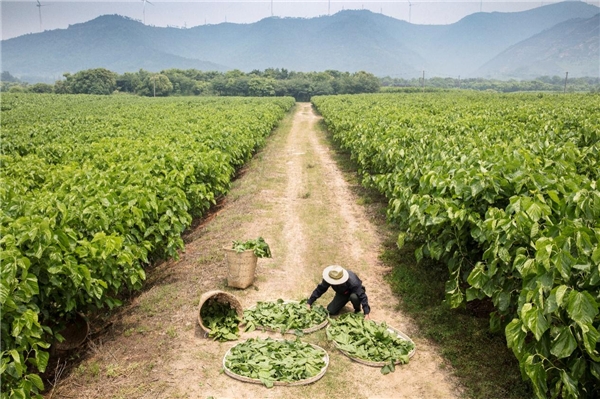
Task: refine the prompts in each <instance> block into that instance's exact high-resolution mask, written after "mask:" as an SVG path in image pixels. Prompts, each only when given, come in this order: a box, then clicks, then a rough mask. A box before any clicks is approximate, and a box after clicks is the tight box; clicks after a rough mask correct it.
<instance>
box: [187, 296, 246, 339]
mask: <svg viewBox="0 0 600 399" xmlns="http://www.w3.org/2000/svg"><path fill="white" fill-rule="evenodd" d="M210 299H212V300H215V301H217V302H220V303H226V304H229V306H231V307H232V308H234V309H235V312H236V313H237V315H238V316H239V317H240V319H243V318H244V309H243V308H242V304H241V303H240V301H238V299H237V298H236V297H235V296H234V295H231V294H230V293H228V292H225V291H220V290H213V291H207V292H205V293H204V294H202V296H201V297H200V304H199V305H198V323H199V324H200V327H202V330H204V331H205V332H206V333H207V334H208V333H210V329H209V328H208V327H206V326H205V325H204V323H203V322H202V306H204V304H205V303H206V302H207V301H208V300H210Z"/></svg>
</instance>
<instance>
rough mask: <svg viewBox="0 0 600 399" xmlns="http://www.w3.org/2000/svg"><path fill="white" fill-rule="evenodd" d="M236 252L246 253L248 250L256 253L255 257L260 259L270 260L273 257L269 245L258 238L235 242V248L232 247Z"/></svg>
mask: <svg viewBox="0 0 600 399" xmlns="http://www.w3.org/2000/svg"><path fill="white" fill-rule="evenodd" d="M231 248H232V249H233V250H235V251H236V252H244V251H248V250H252V251H254V255H256V256H257V257H258V258H270V257H271V248H270V247H269V244H267V242H266V241H265V239H264V238H262V237H258V238H256V239H254V240H246V241H236V240H234V241H233V246H232V247H231Z"/></svg>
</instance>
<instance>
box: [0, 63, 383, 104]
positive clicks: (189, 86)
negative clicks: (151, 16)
mask: <svg viewBox="0 0 600 399" xmlns="http://www.w3.org/2000/svg"><path fill="white" fill-rule="evenodd" d="M6 74H7V76H6V77H7V79H6V80H5V79H4V73H3V79H2V91H5V90H12V91H30V92H35V93H47V92H48V93H51V92H53V93H59V94H104V95H108V94H114V93H132V94H137V95H141V96H161V97H162V96H252V97H267V96H291V97H294V98H295V99H296V100H298V101H308V100H310V98H311V97H312V96H315V95H328V94H356V93H374V92H377V91H379V87H380V83H379V78H377V77H376V76H375V75H373V74H370V73H367V72H355V73H349V72H339V71H333V70H329V71H325V72H308V73H307V72H291V71H288V70H286V69H273V68H271V69H266V70H264V71H259V70H254V71H252V72H250V73H244V72H242V71H240V70H232V71H227V72H215V71H211V72H203V71H199V70H196V69H188V70H182V69H167V70H164V71H161V72H160V73H153V72H148V71H145V70H143V69H141V70H139V71H138V72H126V73H124V74H122V75H119V74H117V73H114V72H111V71H109V70H107V69H104V68H96V69H88V70H85V71H80V72H77V73H75V74H70V73H66V74H64V75H63V76H64V78H65V79H64V80H59V81H57V82H56V83H55V84H54V85H50V84H46V83H36V84H34V85H31V86H29V85H23V84H19V83H18V82H15V80H14V78H12V76H10V74H9V73H6ZM11 78H12V79H11Z"/></svg>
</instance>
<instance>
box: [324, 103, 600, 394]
mask: <svg viewBox="0 0 600 399" xmlns="http://www.w3.org/2000/svg"><path fill="white" fill-rule="evenodd" d="M312 102H313V104H314V105H315V106H316V107H317V109H318V111H319V112H320V113H321V114H322V115H323V117H324V118H325V122H326V124H327V127H328V129H329V130H330V131H331V132H332V134H333V136H334V139H335V140H337V141H338V142H339V143H340V144H341V146H342V147H343V148H344V149H346V150H348V151H350V152H351V154H352V157H353V159H355V160H356V162H357V164H358V166H359V169H360V173H361V178H362V181H363V184H364V185H366V186H369V187H373V188H376V189H377V190H379V191H380V192H381V193H383V194H384V195H385V196H386V197H387V198H388V200H389V206H388V218H389V220H390V221H391V222H392V223H395V224H397V225H398V226H399V227H400V228H401V229H402V231H403V233H401V234H400V235H399V237H398V245H399V246H403V245H404V244H405V243H406V242H409V241H411V242H415V243H418V247H417V248H418V249H417V251H416V253H415V255H416V258H417V259H422V258H423V257H431V258H434V259H437V260H441V261H444V262H445V263H446V264H447V265H448V272H449V273H448V281H447V283H446V300H447V302H448V303H449V304H450V305H451V306H453V307H458V306H462V305H464V303H465V301H471V300H475V299H484V298H491V300H492V302H493V304H494V306H495V310H494V312H493V313H492V314H491V315H490V326H491V328H492V329H493V330H503V331H504V332H505V335H506V340H507V344H508V346H509V347H510V348H512V350H513V352H514V354H515V356H516V357H517V359H518V360H519V364H520V367H521V371H522V375H523V377H524V378H527V379H528V380H529V381H530V382H531V384H532V386H533V388H534V390H535V392H536V395H537V396H538V397H540V398H545V397H550V396H552V397H565V398H566V397H596V396H598V395H600V391H599V389H600V388H599V387H600V383H599V381H600V353H599V350H598V344H599V342H600V333H599V332H598V330H599V329H600V315H599V312H598V307H599V304H600V245H599V242H600V187H599V186H600V101H599V98H598V96H594V95H586V94H581V95H579V94H572V95H548V94H543V95H542V94H514V95H497V94H489V93H473V94H465V93H460V94H459V93H435V94H423V95H420V94H418V95H414V94H413V95H402V94H396V95H394V94H376V95H357V96H331V97H313V99H312Z"/></svg>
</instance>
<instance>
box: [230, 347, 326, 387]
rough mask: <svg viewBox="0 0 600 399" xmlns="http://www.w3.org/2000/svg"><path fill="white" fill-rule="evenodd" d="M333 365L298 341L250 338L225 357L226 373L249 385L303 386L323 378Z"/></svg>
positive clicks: (322, 355) (233, 348) (321, 350)
mask: <svg viewBox="0 0 600 399" xmlns="http://www.w3.org/2000/svg"><path fill="white" fill-rule="evenodd" d="M328 363H329V357H328V356H327V353H326V352H325V351H324V350H323V349H321V348H319V347H317V346H314V345H311V344H308V343H306V342H302V341H300V340H298V339H296V340H294V341H291V340H275V339H272V338H265V339H263V338H250V339H248V340H246V341H244V342H242V343H239V344H237V345H236V346H234V347H232V348H231V349H230V350H229V351H228V352H227V354H226V355H225V357H224V358H223V368H224V370H225V372H226V373H227V374H228V375H230V376H232V377H236V378H238V379H240V378H239V377H242V378H243V377H246V378H247V379H242V380H244V381H247V382H257V383H263V384H264V385H265V386H266V387H268V388H271V387H272V386H273V385H277V384H280V385H285V384H289V385H300V384H301V383H309V382H312V381H314V380H316V379H318V378H320V377H321V376H322V375H323V374H324V373H325V370H326V368H327V366H328Z"/></svg>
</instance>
